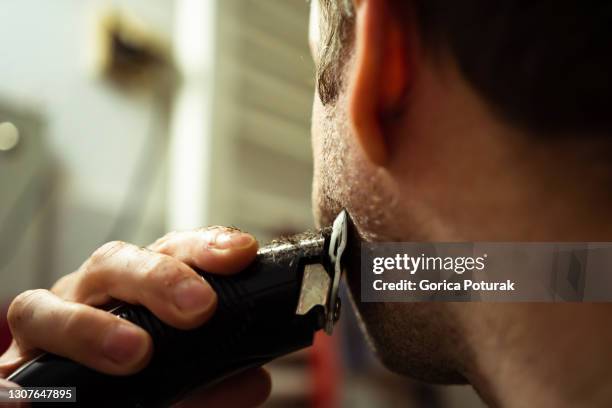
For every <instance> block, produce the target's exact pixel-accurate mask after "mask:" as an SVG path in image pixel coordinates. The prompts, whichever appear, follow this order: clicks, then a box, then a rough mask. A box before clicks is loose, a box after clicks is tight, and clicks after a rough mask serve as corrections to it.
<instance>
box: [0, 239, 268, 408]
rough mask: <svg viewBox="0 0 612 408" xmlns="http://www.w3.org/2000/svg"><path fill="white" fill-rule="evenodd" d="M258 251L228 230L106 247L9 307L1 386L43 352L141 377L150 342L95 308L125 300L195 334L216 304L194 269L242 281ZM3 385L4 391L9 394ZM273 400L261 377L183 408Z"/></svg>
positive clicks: (256, 373) (257, 373) (248, 376)
mask: <svg viewBox="0 0 612 408" xmlns="http://www.w3.org/2000/svg"><path fill="white" fill-rule="evenodd" d="M257 248H258V244H257V241H256V240H255V239H254V238H253V237H252V236H251V235H249V234H245V233H241V232H240V231H236V230H230V229H227V228H223V227H211V228H205V229H199V230H194V231H184V232H173V233H170V234H167V235H166V236H164V237H163V238H160V239H159V240H157V241H156V242H155V243H153V244H151V245H150V246H149V247H147V248H139V247H137V246H135V245H131V244H128V243H124V242H110V243H108V244H105V245H103V246H102V247H100V248H99V249H97V250H96V251H95V252H94V253H93V254H92V255H91V257H90V258H89V259H87V260H86V261H85V262H84V263H83V265H82V266H81V267H80V268H79V270H77V271H76V272H73V273H71V274H69V275H66V276H64V277H63V278H62V279H60V280H59V281H58V282H57V283H56V284H55V285H54V286H53V287H52V288H51V289H50V290H42V289H38V290H31V291H27V292H24V293H22V294H20V295H19V296H17V298H15V300H14V301H13V302H12V303H11V305H10V308H9V311H8V321H9V325H10V328H11V332H12V334H13V337H14V340H13V342H12V344H11V346H10V348H9V349H8V351H7V352H6V353H4V354H3V355H2V356H0V378H2V377H4V378H6V377H7V376H8V375H10V373H11V372H13V371H14V370H15V369H16V368H17V367H19V366H20V365H22V364H23V363H24V362H26V361H28V360H29V359H31V358H32V357H33V356H35V355H36V354H38V353H40V352H41V351H42V350H44V351H48V352H52V353H55V354H58V355H61V356H65V357H68V358H70V359H73V360H75V361H78V362H80V363H82V364H84V365H86V366H88V367H91V368H94V369H96V370H99V371H102V372H105V373H108V374H114V375H125V374H130V373H134V372H137V371H138V370H140V369H142V368H143V367H145V366H146V364H147V363H148V361H149V359H150V357H151V351H152V342H151V338H150V336H149V335H148V334H147V333H146V332H145V331H144V330H143V329H141V328H139V327H138V326H136V325H133V324H132V323H129V322H127V321H124V320H122V319H120V318H118V317H116V316H113V315H112V314H110V313H107V312H105V311H102V310H100V309H97V308H95V306H101V305H104V304H106V303H108V302H109V301H110V300H111V299H119V300H122V301H126V302H129V303H135V304H142V305H144V306H146V307H147V308H148V309H150V310H151V311H152V312H153V313H154V314H155V315H156V316H157V317H159V318H160V319H161V320H163V321H164V322H166V323H168V324H170V325H172V326H174V327H177V328H181V329H189V328H193V327H197V326H199V325H201V324H204V323H206V321H207V320H208V319H210V317H211V316H212V315H213V314H214V311H215V307H216V303H217V297H216V294H215V293H214V291H213V290H212V288H211V287H210V285H209V284H208V283H207V282H206V281H205V280H203V279H202V278H201V277H200V276H199V275H198V274H197V273H196V272H195V271H194V270H193V269H192V267H198V268H200V269H204V270H206V271H209V272H211V273H217V274H232V273H237V272H239V271H240V270H242V269H244V267H245V266H246V265H248V264H249V263H250V262H251V261H252V260H253V259H254V257H255V255H256V253H257ZM41 333H44V336H41ZM0 381H1V382H0V386H5V387H6V386H11V384H8V383H7V382H6V381H4V380H0ZM12 385H13V386H14V384H12ZM237 389H239V390H240V393H236V392H235V390H237ZM269 393H270V377H269V375H268V374H267V372H266V371H265V370H263V369H256V370H252V371H249V372H247V373H244V374H241V375H239V376H237V377H233V378H231V379H229V380H227V381H225V382H224V383H222V384H220V385H218V386H216V387H214V388H213V389H209V390H206V391H201V392H198V393H197V394H195V395H194V396H192V397H191V398H190V399H189V400H186V401H182V402H181V403H180V404H179V406H180V407H191V406H207V407H238V406H239V407H245V406H257V405H259V404H261V403H262V402H263V401H265V399H266V398H267V397H268V395H269ZM1 405H2V404H0V406H1ZM10 406H15V405H10Z"/></svg>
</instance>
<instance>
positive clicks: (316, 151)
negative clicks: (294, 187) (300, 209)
mask: <svg viewBox="0 0 612 408" xmlns="http://www.w3.org/2000/svg"><path fill="white" fill-rule="evenodd" d="M324 120H325V115H324V114H323V106H322V105H321V102H320V100H319V95H318V94H317V92H315V95H314V102H313V104H312V124H311V144H312V153H313V179H312V209H313V213H314V218H315V224H316V226H317V227H321V226H322V225H324V223H325V221H326V220H324V218H325V217H324V211H322V210H323V208H321V207H322V205H321V203H322V202H323V201H324V200H323V196H324V194H323V192H322V189H323V188H322V186H323V184H324V180H323V175H324V169H323V164H324V162H325V160H324V157H323V150H324V134H323V133H324V132H323V128H324V123H323V121H324Z"/></svg>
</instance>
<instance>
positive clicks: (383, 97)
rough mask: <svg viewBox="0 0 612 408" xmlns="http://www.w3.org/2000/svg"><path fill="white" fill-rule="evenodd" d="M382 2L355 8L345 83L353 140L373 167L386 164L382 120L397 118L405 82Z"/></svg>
mask: <svg viewBox="0 0 612 408" xmlns="http://www.w3.org/2000/svg"><path fill="white" fill-rule="evenodd" d="M387 1H388V0H362V1H359V2H356V3H357V4H356V5H355V6H356V14H357V15H356V23H355V24H356V25H355V49H356V52H355V59H354V70H353V73H352V76H351V78H350V82H349V114H350V120H351V125H352V128H353V134H354V135H355V137H356V138H357V141H358V142H359V144H360V145H361V147H362V149H363V151H364V153H365V154H366V156H367V157H368V159H369V160H370V161H371V162H372V163H373V164H374V165H376V166H385V165H386V164H387V161H388V159H389V149H388V141H387V138H386V135H385V132H384V130H385V127H386V126H385V122H386V120H385V118H387V117H391V116H393V115H394V114H395V113H397V111H398V109H399V104H401V103H402V102H403V100H404V96H405V94H406V89H407V88H408V86H409V79H410V78H409V72H408V68H409V67H408V61H407V55H408V54H407V47H406V39H405V32H404V30H402V27H401V26H400V25H399V22H398V21H397V18H396V17H395V16H393V15H392V13H391V12H390V9H389V5H388V4H387Z"/></svg>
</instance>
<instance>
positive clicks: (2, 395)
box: [0, 378, 28, 408]
mask: <svg viewBox="0 0 612 408" xmlns="http://www.w3.org/2000/svg"><path fill="white" fill-rule="evenodd" d="M11 388H12V389H17V388H19V386H18V385H17V384H15V383H12V382H10V381H6V380H3V379H2V378H0V408H17V407H20V408H21V407H27V406H28V403H27V402H25V401H20V400H14V401H11V400H10V398H9V397H10V395H9V393H8V390H9V389H11Z"/></svg>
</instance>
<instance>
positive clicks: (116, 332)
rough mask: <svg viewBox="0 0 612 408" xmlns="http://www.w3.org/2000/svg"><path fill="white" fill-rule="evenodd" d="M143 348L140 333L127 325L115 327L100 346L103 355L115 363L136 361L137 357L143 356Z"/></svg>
mask: <svg viewBox="0 0 612 408" xmlns="http://www.w3.org/2000/svg"><path fill="white" fill-rule="evenodd" d="M145 347H146V345H145V341H144V336H143V335H142V331H141V330H139V329H138V328H136V327H134V326H132V325H130V324H128V323H119V324H117V325H115V327H114V328H112V329H111V330H110V331H109V332H108V334H107V335H106V337H105V338H104V342H103V344H102V348H103V350H104V354H106V356H107V357H108V358H109V359H111V360H113V361H115V362H116V363H128V362H135V361H138V357H142V356H144V354H145V352H146V350H145Z"/></svg>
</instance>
